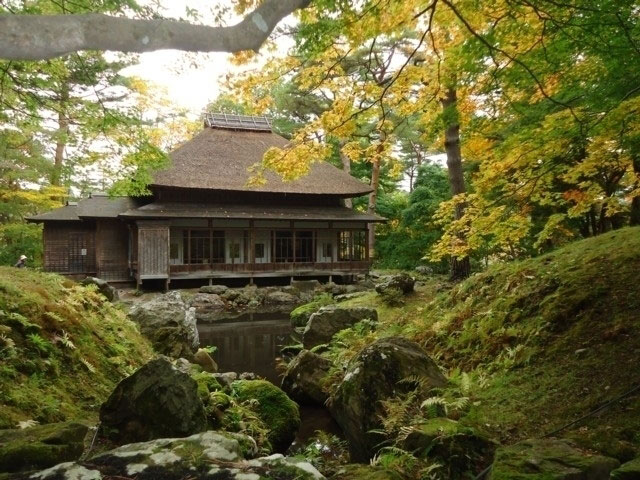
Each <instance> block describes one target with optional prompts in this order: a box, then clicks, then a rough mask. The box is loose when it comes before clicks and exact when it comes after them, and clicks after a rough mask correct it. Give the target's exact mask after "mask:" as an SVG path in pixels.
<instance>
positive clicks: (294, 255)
mask: <svg viewBox="0 0 640 480" xmlns="http://www.w3.org/2000/svg"><path fill="white" fill-rule="evenodd" d="M292 247H293V248H292V251H293V265H294V268H295V264H296V231H295V229H294V230H293V245H292Z"/></svg>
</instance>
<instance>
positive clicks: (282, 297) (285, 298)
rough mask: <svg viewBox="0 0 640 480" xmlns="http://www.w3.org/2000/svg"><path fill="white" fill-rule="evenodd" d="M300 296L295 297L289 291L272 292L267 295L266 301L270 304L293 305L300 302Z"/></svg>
mask: <svg viewBox="0 0 640 480" xmlns="http://www.w3.org/2000/svg"><path fill="white" fill-rule="evenodd" d="M298 300H299V299H298V297H295V296H293V295H291V294H290V293H287V292H277V291H276V292H271V293H268V294H267V296H266V297H265V303H267V304H269V305H293V304H295V303H297V302H298Z"/></svg>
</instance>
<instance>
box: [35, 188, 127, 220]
mask: <svg viewBox="0 0 640 480" xmlns="http://www.w3.org/2000/svg"><path fill="white" fill-rule="evenodd" d="M138 205H139V203H138V202H137V201H136V199H134V198H131V197H109V196H108V195H107V194H92V195H91V197H89V198H85V199H82V200H80V201H79V202H78V203H77V204H76V203H74V204H69V205H65V206H64V207H60V208H56V209H55V210H51V211H49V212H45V213H41V214H40V215H34V216H33V217H29V218H27V220H28V221H30V222H49V221H51V222H53V221H67V222H68V221H80V220H82V219H83V218H117V217H118V215H120V214H121V213H122V212H125V211H127V210H130V209H132V208H135V207H137V206H138Z"/></svg>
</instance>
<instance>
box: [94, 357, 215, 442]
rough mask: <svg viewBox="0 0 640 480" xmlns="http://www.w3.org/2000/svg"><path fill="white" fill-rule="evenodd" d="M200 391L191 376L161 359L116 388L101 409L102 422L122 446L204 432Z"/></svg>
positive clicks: (154, 361) (138, 371)
mask: <svg viewBox="0 0 640 480" xmlns="http://www.w3.org/2000/svg"><path fill="white" fill-rule="evenodd" d="M197 390H198V385H197V383H196V382H195V380H193V379H192V378H191V377H190V376H189V375H187V374H185V373H183V372H180V371H179V370H178V369H176V368H175V367H174V366H173V365H171V363H169V362H168V361H167V360H166V359H164V358H158V359H156V360H152V361H150V362H149V363H147V364H146V365H144V366H142V367H141V368H140V369H138V370H137V371H136V372H135V373H134V374H133V375H131V376H129V377H127V378H125V379H124V380H122V381H121V382H120V383H119V384H118V385H117V386H116V388H115V390H114V391H113V392H112V393H111V395H110V396H109V398H108V399H107V401H106V402H105V403H104V404H103V405H102V407H100V421H101V422H102V426H103V428H104V431H105V432H108V433H109V436H111V437H112V438H113V439H114V440H116V441H119V442H122V443H126V442H135V441H146V440H151V439H155V438H162V437H184V436H187V435H191V434H194V433H197V432H202V431H204V430H206V427H207V421H206V418H205V412H204V406H203V404H202V401H201V400H200V398H199V397H198V391H197Z"/></svg>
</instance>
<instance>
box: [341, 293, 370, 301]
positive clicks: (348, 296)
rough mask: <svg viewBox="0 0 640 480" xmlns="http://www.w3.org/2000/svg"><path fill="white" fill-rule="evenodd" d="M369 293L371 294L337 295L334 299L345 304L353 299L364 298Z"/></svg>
mask: <svg viewBox="0 0 640 480" xmlns="http://www.w3.org/2000/svg"><path fill="white" fill-rule="evenodd" d="M367 293H369V292H366V291H362V292H352V293H345V294H343V295H336V296H335V297H333V299H334V300H335V301H336V302H344V301H345V300H351V299H352V298H358V297H363V296H364V295H366V294H367Z"/></svg>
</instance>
